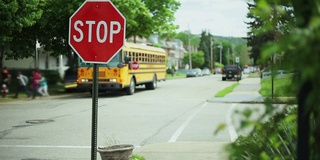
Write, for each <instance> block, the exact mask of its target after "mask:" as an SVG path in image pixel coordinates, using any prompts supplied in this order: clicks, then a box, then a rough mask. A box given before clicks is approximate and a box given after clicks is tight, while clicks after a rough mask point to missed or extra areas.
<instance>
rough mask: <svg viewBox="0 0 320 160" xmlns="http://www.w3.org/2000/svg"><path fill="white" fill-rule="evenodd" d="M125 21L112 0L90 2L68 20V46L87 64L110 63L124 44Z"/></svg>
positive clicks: (84, 4) (86, 2) (85, 3)
mask: <svg viewBox="0 0 320 160" xmlns="http://www.w3.org/2000/svg"><path fill="white" fill-rule="evenodd" d="M125 21H126V20H125V18H124V16H123V15H122V14H121V13H120V12H119V10H118V9H117V8H116V7H115V6H114V5H113V4H112V2H111V1H109V0H87V1H85V2H84V3H83V4H82V5H81V6H80V7H79V8H78V10H77V11H76V12H74V14H73V15H72V16H71V17H70V20H69V45H70V46H71V47H72V49H73V50H74V51H75V52H76V53H77V54H78V55H79V57H80V58H81V59H82V60H83V61H84V62H86V63H108V62H109V61H110V60H111V59H112V57H114V56H115V55H116V53H118V51H119V50H120V49H121V48H122V47H123V45H124V42H125Z"/></svg>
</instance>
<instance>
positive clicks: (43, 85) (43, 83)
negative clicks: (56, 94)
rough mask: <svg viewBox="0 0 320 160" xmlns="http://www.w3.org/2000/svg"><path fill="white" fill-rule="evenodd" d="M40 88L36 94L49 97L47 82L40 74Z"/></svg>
mask: <svg viewBox="0 0 320 160" xmlns="http://www.w3.org/2000/svg"><path fill="white" fill-rule="evenodd" d="M39 82H40V87H39V89H38V92H39V93H40V94H41V95H42V96H48V97H49V96H50V95H49V94H48V84H47V80H46V77H44V76H42V75H41V74H40V81H39Z"/></svg>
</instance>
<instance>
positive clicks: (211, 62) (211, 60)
mask: <svg viewBox="0 0 320 160" xmlns="http://www.w3.org/2000/svg"><path fill="white" fill-rule="evenodd" d="M209 36H210V67H211V73H213V68H214V66H213V56H212V53H213V51H212V50H213V47H212V42H213V41H212V36H211V34H209Z"/></svg>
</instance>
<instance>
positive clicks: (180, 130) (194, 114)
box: [168, 102, 208, 143]
mask: <svg viewBox="0 0 320 160" xmlns="http://www.w3.org/2000/svg"><path fill="white" fill-rule="evenodd" d="M207 104H208V102H205V103H204V104H202V106H201V107H200V108H198V109H197V110H196V111H195V112H194V113H193V114H192V115H190V116H189V117H188V119H186V120H185V121H184V123H183V124H182V125H181V126H180V127H179V128H178V129H177V130H176V132H174V134H173V135H172V136H171V138H170V139H169V141H168V142H170V143H172V142H176V141H177V139H178V138H179V136H180V135H181V133H182V131H183V130H184V129H185V128H186V127H187V126H188V125H189V123H190V122H191V120H192V119H193V118H194V117H195V116H196V114H197V113H198V112H200V110H202V109H203V108H204V107H205V106H206V105H207Z"/></svg>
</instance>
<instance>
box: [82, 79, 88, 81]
mask: <svg viewBox="0 0 320 160" xmlns="http://www.w3.org/2000/svg"><path fill="white" fill-rule="evenodd" d="M81 82H89V80H88V79H81Z"/></svg>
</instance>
